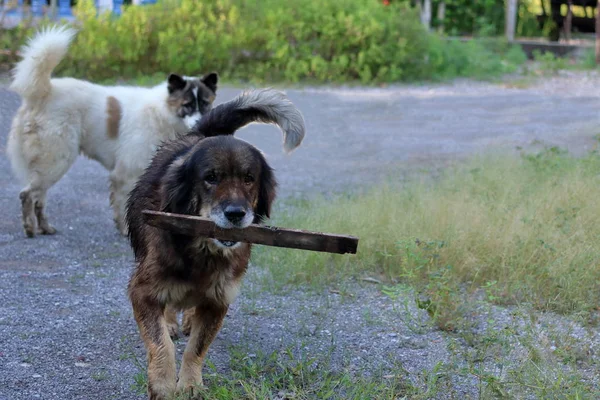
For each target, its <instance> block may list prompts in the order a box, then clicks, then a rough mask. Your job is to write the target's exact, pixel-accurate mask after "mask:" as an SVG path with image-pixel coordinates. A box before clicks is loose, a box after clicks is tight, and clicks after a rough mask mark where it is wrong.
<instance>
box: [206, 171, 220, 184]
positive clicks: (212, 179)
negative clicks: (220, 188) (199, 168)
mask: <svg viewBox="0 0 600 400" xmlns="http://www.w3.org/2000/svg"><path fill="white" fill-rule="evenodd" d="M204 182H206V183H208V184H209V185H214V184H216V183H217V174H215V173H214V172H209V173H208V174H206V175H205V176H204Z"/></svg>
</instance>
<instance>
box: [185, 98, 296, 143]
mask: <svg viewBox="0 0 600 400" xmlns="http://www.w3.org/2000/svg"><path fill="white" fill-rule="evenodd" d="M252 122H262V123H265V124H275V125H277V126H279V128H281V130H282V131H283V148H284V150H285V151H286V152H290V151H292V150H294V149H295V148H296V147H298V146H299V145H300V143H302V139H304V132H305V127H304V118H303V117H302V114H301V113H300V111H299V110H298V109H297V108H296V106H294V104H293V103H292V102H291V101H290V100H289V99H288V98H287V97H286V96H285V95H284V94H283V93H281V92H279V91H277V90H273V89H261V90H249V91H245V92H243V93H242V94H240V95H239V96H237V97H236V98H235V99H233V100H231V101H228V102H227V103H223V104H220V105H219V106H217V107H215V108H213V109H212V110H211V111H210V112H209V113H208V114H206V115H205V116H204V117H203V118H202V119H201V120H200V121H199V122H198V123H197V124H196V126H195V127H194V128H193V129H192V131H191V132H190V134H197V135H203V136H207V137H208V136H219V135H233V134H234V133H235V131H237V130H238V129H240V128H242V127H244V126H246V125H248V124H250V123H252Z"/></svg>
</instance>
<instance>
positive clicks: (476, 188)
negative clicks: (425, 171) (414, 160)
mask: <svg viewBox="0 0 600 400" xmlns="http://www.w3.org/2000/svg"><path fill="white" fill-rule="evenodd" d="M599 172H600V158H599V157H598V155H597V154H595V153H593V154H590V155H589V156H586V157H584V158H574V157H571V156H569V155H567V154H565V153H564V152H562V151H560V150H558V149H554V148H553V149H549V150H547V151H544V152H543V153H540V154H537V155H524V156H521V157H518V156H514V157H511V156H491V157H487V158H480V159H475V160H472V161H471V162H468V163H466V164H462V165H461V166H459V167H456V168H453V169H449V170H447V171H446V172H445V173H444V174H443V176H442V177H441V178H439V179H435V180H434V179H431V178H425V179H423V180H420V181H413V182H411V183H408V184H406V185H404V186H403V187H401V188H400V187H398V186H394V185H393V184H392V183H390V184H386V185H383V186H380V187H377V188H374V189H372V190H370V191H367V192H364V193H361V194H357V195H346V196H338V197H335V198H321V199H316V200H312V201H304V202H298V203H297V204H295V206H294V207H292V208H291V209H286V211H285V212H279V213H278V212H275V213H274V214H275V219H274V220H273V221H271V222H270V223H271V224H273V225H278V226H286V227H294V228H304V229H311V230H318V231H324V232H332V233H344V234H353V235H356V236H359V237H360V243H359V248H358V254H357V255H356V256H352V255H346V256H340V255H329V254H321V253H312V252H303V251H297V250H289V249H271V248H269V249H266V248H261V249H257V251H256V252H255V256H254V262H255V263H256V264H258V265H261V266H264V268H266V269H267V270H268V272H269V274H267V279H268V281H269V282H268V283H269V284H271V285H274V286H279V287H281V285H285V284H289V283H309V284H314V285H318V286H319V285H334V286H335V285H336V284H337V283H338V282H339V281H340V280H341V279H344V278H347V277H363V276H370V277H375V278H378V279H381V280H383V281H386V282H388V283H390V285H389V286H390V287H389V289H390V290H392V291H393V290H394V288H395V287H396V286H395V285H397V284H407V285H410V286H412V287H415V288H417V289H418V292H419V297H418V298H417V300H418V304H419V306H420V307H422V308H425V309H427V310H428V311H429V312H430V314H431V315H432V316H434V317H440V318H442V317H443V315H445V317H444V318H446V319H447V318H450V317H451V316H452V315H453V314H457V313H460V311H461V310H460V308H461V307H464V306H465V303H463V302H460V301H458V302H457V298H456V297H457V296H465V295H471V294H473V293H482V294H483V295H484V296H485V297H486V299H487V300H489V301H491V302H492V303H496V304H517V303H527V304H530V305H532V306H533V307H534V308H535V309H539V310H551V311H556V312H559V313H575V314H584V315H585V314H587V313H589V312H590V311H592V310H593V309H594V308H595V307H596V306H597V305H598V304H599V302H600V291H599V290H598V286H597V283H598V282H599V281H600V268H599V267H598V265H599V262H600V253H599V252H598V251H597V244H598V241H599V239H600V212H599V210H600V175H599ZM442 319H443V318H442ZM441 325H447V326H446V327H447V328H449V329H451V328H452V321H449V320H446V321H442V323H441Z"/></svg>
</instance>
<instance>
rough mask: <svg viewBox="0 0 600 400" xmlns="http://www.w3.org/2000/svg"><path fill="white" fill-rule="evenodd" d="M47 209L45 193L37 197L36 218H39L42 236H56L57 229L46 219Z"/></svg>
mask: <svg viewBox="0 0 600 400" xmlns="http://www.w3.org/2000/svg"><path fill="white" fill-rule="evenodd" d="M45 208H46V192H45V191H43V192H42V193H40V195H39V196H37V199H36V201H35V205H34V209H35V216H36V218H37V222H38V226H39V228H40V232H41V233H42V235H54V234H55V233H56V229H55V228H54V227H53V226H52V225H50V223H49V222H48V219H47V218H46V214H44V209H45Z"/></svg>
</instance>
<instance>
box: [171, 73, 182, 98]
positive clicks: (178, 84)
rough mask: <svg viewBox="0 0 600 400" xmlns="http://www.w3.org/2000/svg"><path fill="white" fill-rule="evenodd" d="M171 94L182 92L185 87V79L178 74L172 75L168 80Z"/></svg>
mask: <svg viewBox="0 0 600 400" xmlns="http://www.w3.org/2000/svg"><path fill="white" fill-rule="evenodd" d="M167 82H168V84H169V85H168V89H169V94H171V93H173V92H176V91H178V90H182V89H183V88H184V87H185V84H186V82H185V79H183V78H182V77H181V76H179V75H177V74H170V75H169V78H168V79H167Z"/></svg>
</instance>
